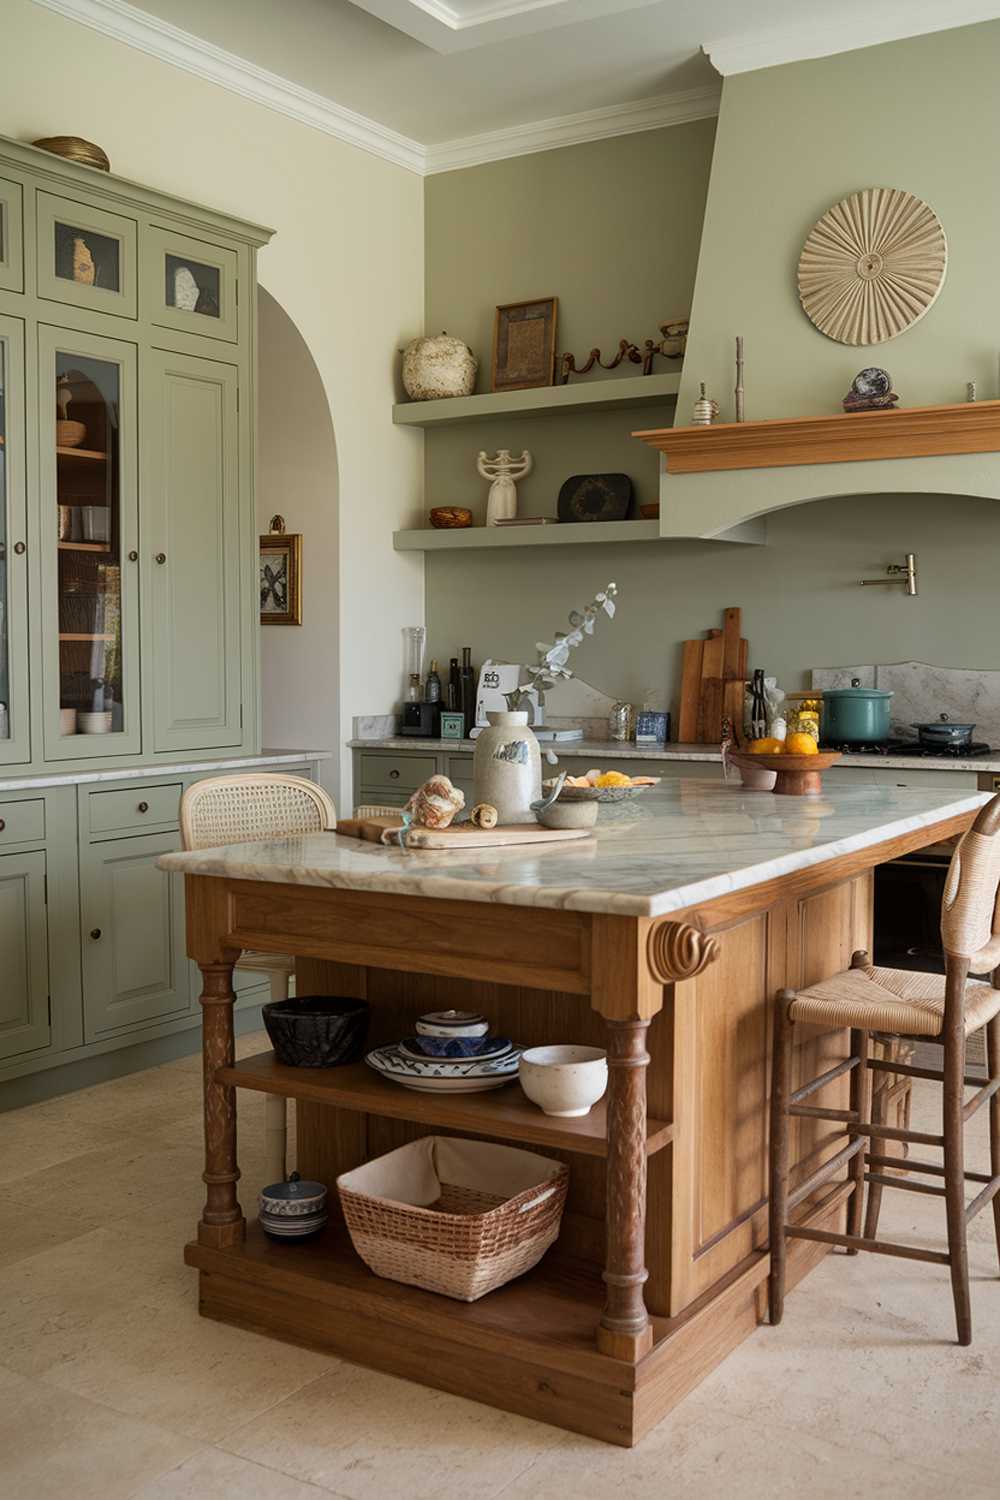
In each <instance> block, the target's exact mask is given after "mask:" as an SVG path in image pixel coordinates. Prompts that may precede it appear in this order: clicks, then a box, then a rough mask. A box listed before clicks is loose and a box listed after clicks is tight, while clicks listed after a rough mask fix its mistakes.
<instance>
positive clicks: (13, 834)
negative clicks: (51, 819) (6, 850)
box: [0, 797, 45, 848]
mask: <svg viewBox="0 0 1000 1500" xmlns="http://www.w3.org/2000/svg"><path fill="white" fill-rule="evenodd" d="M44 839H45V801H44V798H42V797H34V798H32V800H31V801H30V802H0V848H3V846H4V845H5V844H26V843H28V842H32V843H39V844H40V843H42V842H43V841H44Z"/></svg>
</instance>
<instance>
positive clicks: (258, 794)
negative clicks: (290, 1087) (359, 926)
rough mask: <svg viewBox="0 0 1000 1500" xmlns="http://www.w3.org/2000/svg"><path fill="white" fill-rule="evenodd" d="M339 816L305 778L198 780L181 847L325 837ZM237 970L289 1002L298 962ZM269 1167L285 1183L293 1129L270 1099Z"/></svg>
mask: <svg viewBox="0 0 1000 1500" xmlns="http://www.w3.org/2000/svg"><path fill="white" fill-rule="evenodd" d="M336 822H337V812H336V808H335V807H334V804H333V801H332V799H331V798H330V797H328V796H327V794H326V792H324V790H323V788H322V787H319V786H317V785H316V784H315V782H312V781H305V780H304V779H303V778H302V777H301V776H282V775H280V774H279V773H277V772H273V771H254V772H248V773H247V774H246V775H242V776H210V777H208V778H207V779H206V780H205V781H196V782H195V784H194V785H193V786H189V787H188V789H187V791H186V792H185V793H184V795H183V797H182V798H181V842H182V844H183V847H184V848H185V849H215V848H218V847H219V846H220V845H222V844H250V843H255V842H256V841H257V840H259V839H279V838H285V837H287V836H288V835H290V834H298V833H321V832H323V831H324V830H325V829H327V828H333V827H335V826H336ZM236 967H237V968H238V969H243V970H244V971H247V972H251V973H255V974H267V975H268V977H269V979H270V982H271V999H272V1000H287V999H288V981H289V980H290V978H291V977H292V975H293V974H294V973H295V959H294V958H292V957H291V956H290V955H288V954H286V953H257V952H252V951H247V952H246V953H243V954H241V956H240V959H239V962H238V963H237V965H236ZM264 1135H265V1152H264V1156H265V1166H266V1171H267V1174H268V1181H269V1182H283V1181H284V1179H285V1168H286V1153H287V1146H288V1124H287V1110H286V1103H285V1100H284V1099H283V1098H282V1097H281V1096H280V1095H278V1094H266V1095H265V1096H264Z"/></svg>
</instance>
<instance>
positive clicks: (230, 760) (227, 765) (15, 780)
mask: <svg viewBox="0 0 1000 1500" xmlns="http://www.w3.org/2000/svg"><path fill="white" fill-rule="evenodd" d="M331 755H332V751H330V750H262V751H261V752H260V754H259V755H203V756H202V757H201V759H200V760H178V761H171V762H169V764H162V765H161V764H160V763H159V762H155V763H152V764H149V765H145V766H122V767H107V766H105V767H102V769H101V770H100V771H93V770H91V771H87V770H83V769H82V768H81V769H79V770H73V771H70V770H66V771H40V772H39V773H38V774H37V775H34V776H0V792H20V791H28V790H32V791H33V790H34V789H35V788H36V787H49V786H83V785H86V784H90V783H92V782H99V781H134V780H136V779H139V778H142V779H146V778H148V777H150V776H179V775H181V774H184V775H189V774H190V773H191V772H193V771H240V770H244V771H249V770H252V769H253V768H254V767H255V766H258V767H259V766H289V765H298V764H299V763H300V762H301V761H303V760H329V759H330V758H331Z"/></svg>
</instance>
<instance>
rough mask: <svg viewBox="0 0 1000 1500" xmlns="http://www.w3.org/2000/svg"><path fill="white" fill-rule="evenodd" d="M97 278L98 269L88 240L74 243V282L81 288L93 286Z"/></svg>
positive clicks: (76, 240) (77, 240) (79, 240)
mask: <svg viewBox="0 0 1000 1500" xmlns="http://www.w3.org/2000/svg"><path fill="white" fill-rule="evenodd" d="M96 278H97V267H96V266H95V265H94V257H93V256H92V255H91V253H90V249H89V247H88V245H87V242H86V240H81V239H75V240H74V241H73V280H74V281H78V282H79V283H80V285H81V286H93V285H94V282H95V280H96Z"/></svg>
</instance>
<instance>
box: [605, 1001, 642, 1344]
mask: <svg viewBox="0 0 1000 1500" xmlns="http://www.w3.org/2000/svg"><path fill="white" fill-rule="evenodd" d="M648 1027H649V1022H648V1021H639V1020H633V1021H608V1023H607V1028H608V1032H607V1035H608V1189H607V1205H606V1209H605V1212H606V1215H607V1231H608V1240H607V1256H606V1260H605V1267H604V1281H605V1284H606V1286H607V1300H606V1301H605V1304H604V1311H603V1313H602V1314H601V1322H600V1326H599V1327H598V1330H597V1347H598V1348H599V1349H600V1350H601V1352H602V1353H604V1354H610V1355H612V1356H613V1357H614V1358H615V1359H628V1360H636V1359H641V1357H642V1356H643V1355H644V1354H645V1353H647V1351H648V1350H649V1349H650V1348H651V1347H652V1344H653V1331H652V1329H651V1327H650V1323H649V1314H648V1313H647V1312H646V1304H645V1302H644V1300H643V1295H642V1289H643V1286H644V1285H645V1282H646V1278H647V1275H648V1272H647V1270H646V1254H645V1249H646V1068H647V1066H648V1064H649V1053H648V1052H647V1051H646V1031H647V1029H648Z"/></svg>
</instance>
